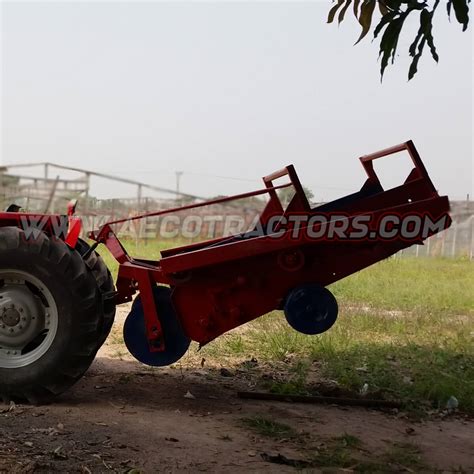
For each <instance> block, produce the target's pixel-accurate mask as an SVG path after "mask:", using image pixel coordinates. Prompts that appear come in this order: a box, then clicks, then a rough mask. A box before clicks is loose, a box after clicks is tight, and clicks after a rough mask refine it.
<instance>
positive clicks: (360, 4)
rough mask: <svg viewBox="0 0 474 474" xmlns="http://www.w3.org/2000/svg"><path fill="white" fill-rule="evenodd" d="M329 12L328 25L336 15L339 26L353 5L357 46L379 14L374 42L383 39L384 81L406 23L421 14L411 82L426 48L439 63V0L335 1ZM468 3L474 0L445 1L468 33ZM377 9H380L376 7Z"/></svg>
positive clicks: (412, 49)
mask: <svg viewBox="0 0 474 474" xmlns="http://www.w3.org/2000/svg"><path fill="white" fill-rule="evenodd" d="M333 3H335V5H333V7H332V8H331V10H330V11H329V16H328V23H332V22H333V21H334V20H335V18H336V15H337V21H338V23H339V24H340V23H341V22H342V21H344V18H345V15H346V12H347V10H349V8H350V7H351V6H352V8H351V10H352V13H353V16H354V17H355V18H356V19H357V21H358V22H359V23H360V26H361V29H362V31H361V34H360V36H359V39H358V40H357V42H356V44H357V43H358V42H359V41H361V40H362V39H363V38H365V37H366V36H367V34H368V33H369V31H370V29H371V26H372V25H373V17H374V14H375V15H377V16H378V14H377V13H376V11H377V10H378V12H379V13H380V19H379V20H378V23H377V25H376V26H375V28H374V39H377V38H380V51H379V57H380V75H381V79H382V78H383V74H384V72H385V69H386V68H387V66H388V64H389V62H391V63H392V64H393V63H394V62H395V56H396V53H397V46H398V40H399V38H400V34H401V32H402V30H403V26H404V24H405V21H406V20H407V18H408V17H410V16H411V15H419V24H420V26H419V29H418V32H417V34H416V36H415V38H414V40H413V42H412V43H411V45H410V47H409V49H408V53H409V55H410V56H411V57H412V58H413V59H412V61H411V65H410V69H409V71H408V80H410V79H412V78H413V76H414V75H415V74H416V73H417V71H418V62H419V60H420V58H421V56H422V54H423V52H424V49H425V46H427V47H428V48H429V49H430V52H431V56H432V57H433V59H434V60H435V61H436V62H438V60H439V56H438V53H437V51H436V46H435V43H434V38H433V17H434V15H435V14H436V13H437V12H438V11H439V10H438V7H439V6H440V3H441V2H440V0H433V1H429V0H426V1H420V0H333ZM469 3H471V0H443V2H442V4H443V5H446V14H447V15H448V17H449V18H450V19H451V14H452V13H453V12H454V16H455V18H456V21H457V22H458V23H459V24H461V25H462V28H463V31H466V29H467V26H468V23H469ZM377 6H378V9H376V7H377Z"/></svg>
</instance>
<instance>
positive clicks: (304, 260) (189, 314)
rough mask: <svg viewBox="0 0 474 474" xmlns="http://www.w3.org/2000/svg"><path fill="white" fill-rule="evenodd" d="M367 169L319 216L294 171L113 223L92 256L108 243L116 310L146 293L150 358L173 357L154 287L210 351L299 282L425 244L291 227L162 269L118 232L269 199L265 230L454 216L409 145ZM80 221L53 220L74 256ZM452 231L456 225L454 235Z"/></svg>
mask: <svg viewBox="0 0 474 474" xmlns="http://www.w3.org/2000/svg"><path fill="white" fill-rule="evenodd" d="M401 151H407V152H408V153H409V155H410V157H411V159H412V161H413V165H414V168H413V169H412V170H411V172H410V174H409V175H408V177H407V179H406V180H405V182H404V183H403V184H401V185H400V186H398V187H395V188H393V189H389V190H384V189H383V188H382V186H381V184H380V181H379V179H378V177H377V174H376V172H375V170H374V167H373V161H374V160H376V159H379V158H382V157H385V156H388V155H391V154H394V153H398V152H401ZM360 161H361V163H362V166H363V167H364V169H365V171H366V173H367V176H368V178H367V180H366V182H365V183H364V185H363V186H362V188H361V189H360V191H358V192H356V193H353V194H350V195H347V196H344V197H342V198H340V199H337V200H335V201H332V202H330V203H326V204H323V205H321V206H318V207H316V208H311V206H310V204H309V202H308V200H307V198H306V196H305V194H304V190H303V187H302V186H301V183H300V181H299V179H298V176H297V174H296V171H295V169H294V167H293V166H292V165H290V166H287V167H286V168H283V169H282V170H279V171H277V172H275V173H272V174H270V175H268V176H265V177H264V178H263V182H264V185H265V187H264V188H263V189H259V190H257V191H253V192H249V193H244V194H239V195H236V196H231V197H225V198H220V199H215V200H212V201H208V202H199V203H195V204H190V205H186V206H182V207H178V208H173V209H167V210H164V211H158V212H149V213H145V214H139V215H137V216H134V217H131V218H127V219H120V220H115V221H111V222H109V223H107V224H106V225H104V226H103V227H102V228H101V229H99V230H97V231H94V232H92V233H91V234H90V238H91V239H92V240H94V241H95V244H94V245H93V246H92V248H91V250H90V251H93V250H94V249H95V247H96V246H97V245H99V244H104V245H105V246H106V247H107V248H108V250H109V251H110V253H111V254H112V255H113V257H114V258H115V259H116V260H117V262H118V263H119V270H118V277H117V283H116V287H117V296H116V303H117V304H121V303H125V302H128V301H131V300H132V298H133V295H134V294H135V293H136V292H137V291H138V292H140V294H141V298H142V301H143V307H144V318H145V327H146V337H147V341H148V345H149V350H150V352H160V351H164V350H166V344H165V339H164V336H163V330H162V325H161V323H160V308H159V307H158V308H157V307H156V305H155V301H154V296H153V287H154V285H156V284H162V285H169V286H170V287H171V290H172V293H171V299H172V303H173V306H174V308H175V311H176V314H177V317H178V318H179V320H180V323H181V326H182V328H183V331H184V332H185V334H186V335H187V336H188V337H189V338H190V339H192V340H195V341H197V342H199V343H200V344H206V343H208V342H209V341H211V340H213V339H215V338H216V337H218V336H219V335H221V334H223V333H225V332H226V331H229V330H231V329H233V328H235V327H237V326H240V325H242V324H244V323H246V322H248V321H250V320H252V319H255V318H257V317H259V316H261V315H263V314H265V313H267V312H269V311H272V310H274V309H279V308H282V306H283V303H284V301H285V298H286V295H287V294H288V293H289V291H291V290H292V289H293V288H295V287H297V286H299V285H301V284H305V283H316V284H318V285H321V286H326V285H329V284H331V283H333V282H335V281H337V280H339V279H341V278H344V277H345V276H348V275H350V274H352V273H354V272H357V271H359V270H361V269H363V268H365V267H367V266H369V265H371V264H373V263H375V262H378V261H379V260H382V259H384V258H386V257H388V256H390V255H392V254H394V253H396V252H398V251H399V250H401V249H403V248H406V247H409V246H411V245H413V244H420V243H422V242H421V240H420V238H414V239H412V240H411V241H404V240H401V239H395V240H393V241H380V240H367V239H366V240H361V241H344V240H340V241H338V240H335V241H312V240H310V239H309V238H308V237H307V234H306V233H304V232H303V233H301V236H300V237H299V238H298V239H293V238H292V237H291V230H292V229H286V230H285V231H284V232H283V235H281V236H280V238H278V239H275V238H273V237H272V235H271V234H263V235H259V236H252V235H251V234H250V235H249V234H242V235H234V236H231V237H226V238H218V239H213V240H208V241H204V242H199V243H194V244H191V245H186V246H182V247H177V248H172V249H168V250H165V251H163V252H162V253H161V256H162V258H161V259H160V260H159V261H152V260H144V259H136V258H133V257H132V256H130V255H129V254H128V253H127V251H126V249H125V248H124V246H123V245H122V243H121V242H120V240H119V239H118V237H117V236H116V234H115V233H114V225H116V224H120V223H123V222H126V221H133V220H137V219H143V218H147V217H153V216H162V215H165V214H169V213H173V212H176V211H184V210H191V209H196V208H200V207H203V206H210V205H213V204H222V203H226V202H229V201H234V200H238V199H242V198H248V197H252V196H261V195H268V196H269V200H268V203H267V205H266V207H265V208H264V210H263V212H262V213H261V215H260V224H261V225H262V226H263V227H264V226H265V225H266V224H267V223H268V222H269V220H270V219H271V218H272V217H274V216H280V217H281V218H283V217H285V216H288V215H290V214H302V215H305V216H308V217H310V216H313V215H316V214H321V213H335V212H339V213H344V215H345V216H346V217H345V219H348V220H349V223H350V222H351V219H353V218H354V217H355V216H358V215H361V214H372V215H374V216H375V217H380V216H382V215H383V214H384V213H386V212H389V211H390V212H398V213H400V214H403V213H408V212H411V213H416V212H419V213H429V214H430V215H431V216H433V217H434V218H437V217H439V216H442V215H446V213H447V212H448V210H449V201H448V198H447V197H446V196H442V197H440V196H439V194H438V193H437V191H436V189H435V188H434V186H433V183H432V182H431V180H430V178H429V176H428V173H427V171H426V168H425V167H424V165H423V162H422V160H421V158H420V156H419V154H418V152H417V151H416V148H415V146H414V145H413V143H412V142H411V141H408V142H405V143H402V144H400V145H397V146H395V147H392V148H387V149H385V150H382V151H379V152H377V153H373V154H370V155H366V156H363V157H361V158H360ZM285 177H287V179H288V182H287V183H285V184H283V185H277V186H276V185H275V184H274V182H275V181H276V180H277V179H280V178H285ZM288 186H292V187H293V188H294V190H295V194H294V196H293V198H292V199H291V201H290V203H289V204H288V206H286V209H285V208H284V207H283V205H282V203H281V202H280V199H279V198H278V193H277V191H278V190H279V189H283V188H286V187H288ZM73 214H74V206H73V205H72V206H70V208H69V210H68V216H67V217H66V216H62V217H60V216H53V217H55V218H58V217H60V218H67V219H68V220H69V234H68V236H67V237H66V239H65V240H66V242H67V243H68V245H70V246H71V247H72V248H74V247H75V245H76V242H77V239H78V237H79V234H80V231H81V222H80V219H77V218H75V217H74V216H73ZM23 217H28V218H31V217H32V215H31V214H22V213H0V226H5V225H17V226H20V225H21V219H22V218H23ZM33 217H34V216H33ZM36 217H39V218H41V217H43V216H41V215H38V216H36ZM53 217H51V218H50V219H52V218H53ZM376 220H377V219H374V221H376ZM48 222H49V221H48ZM450 223H451V222H450V219H449V218H448V219H447V221H446V227H449V225H450ZM44 230H45V231H46V232H49V231H51V230H52V224H51V223H50V222H49V224H48V225H47V226H46V228H45V229H44ZM274 230H275V229H274ZM276 230H278V226H277V229H276Z"/></svg>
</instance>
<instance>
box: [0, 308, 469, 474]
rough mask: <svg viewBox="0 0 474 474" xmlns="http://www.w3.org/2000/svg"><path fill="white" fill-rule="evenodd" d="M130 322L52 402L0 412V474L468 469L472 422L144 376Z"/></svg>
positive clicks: (185, 375) (185, 372)
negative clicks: (126, 336)
mask: <svg viewBox="0 0 474 474" xmlns="http://www.w3.org/2000/svg"><path fill="white" fill-rule="evenodd" d="M125 313H126V308H124V309H123V308H121V311H120V313H119V315H118V323H119V324H117V325H116V327H115V328H114V331H113V333H112V335H111V337H110V338H109V340H108V342H107V344H106V345H105V346H104V347H103V348H102V349H101V351H100V352H99V357H98V358H97V359H96V361H95V363H94V364H93V366H92V368H91V369H90V370H89V372H88V373H87V374H86V376H85V377H84V378H83V379H82V380H81V381H80V382H79V383H78V384H77V385H76V386H75V387H74V388H73V389H72V390H70V391H69V392H67V393H66V394H64V395H63V396H62V397H61V398H60V399H59V400H58V401H57V402H56V403H55V404H52V405H48V406H42V407H33V406H23V405H21V406H20V405H11V406H2V405H0V472H1V473H3V472H5V473H12V472H19V473H20V472H21V473H33V472H35V473H36V472H44V473H47V472H48V473H49V472H81V473H86V474H87V473H91V472H92V473H97V472H121V473H130V474H136V473H138V472H147V473H154V472H199V471H208V472H219V473H221V472H223V473H225V472H232V473H234V472H275V471H278V472H296V470H297V469H301V468H305V470H306V472H320V471H323V472H324V471H325V470H326V469H327V468H333V469H331V472H334V468H340V467H342V466H343V467H345V468H346V470H345V472H347V470H349V471H351V468H353V469H355V470H356V471H364V470H365V471H370V472H400V471H404V470H405V471H407V472H410V471H411V472H422V471H425V472H433V471H434V470H435V469H440V470H447V471H453V472H454V471H455V472H459V468H462V469H463V472H473V471H474V455H473V453H474V423H473V422H472V421H468V420H464V419H462V418H459V417H458V418H452V419H445V420H431V421H424V422H421V423H413V422H410V421H409V420H408V419H407V417H404V415H403V414H402V413H381V412H378V411H373V410H368V409H356V408H342V407H335V406H317V405H301V404H286V403H278V402H258V401H244V400H240V399H238V398H237V397H236V392H237V391H238V390H242V389H244V390H245V389H251V388H253V386H254V380H253V379H252V378H249V376H248V374H247V373H245V371H239V370H233V371H232V373H224V374H221V372H220V370H219V367H216V366H214V367H209V366H208V365H207V364H206V365H205V366H204V368H203V367H201V364H200V362H199V359H200V358H199V357H196V356H191V357H190V358H189V359H188V362H187V363H184V364H183V365H182V367H181V368H179V367H178V368H165V369H150V368H148V367H145V366H143V365H141V364H139V363H138V362H136V361H134V360H133V359H132V358H131V357H130V356H128V355H126V353H125V350H124V347H123V346H122V343H121V340H120V336H119V333H120V331H119V328H120V326H121V325H120V322H121V320H122V319H123V318H124V314H125ZM256 374H257V377H263V376H265V368H261V369H260V371H259V370H257V371H256ZM223 375H226V376H223ZM229 375H233V376H231V377H229ZM253 377H254V378H255V373H254V374H253ZM188 392H189V394H188ZM186 395H187V397H186ZM262 423H263V425H262V426H260V425H261V424H262ZM275 427H276V428H278V427H283V428H285V429H286V431H285V430H284V431H283V434H282V433H278V432H277V433H275V432H274V430H273V429H274V428H275ZM272 430H273V431H272ZM279 455H280V456H279ZM268 456H270V457H268ZM272 456H273V458H272ZM275 462H279V463H283V464H278V465H277V464H275ZM336 471H337V469H336Z"/></svg>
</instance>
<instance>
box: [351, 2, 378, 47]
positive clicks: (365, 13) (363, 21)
mask: <svg viewBox="0 0 474 474" xmlns="http://www.w3.org/2000/svg"><path fill="white" fill-rule="evenodd" d="M374 9H375V0H364V3H363V4H362V7H361V9H360V16H359V23H360V25H361V26H362V33H361V34H360V36H359V39H358V40H357V41H356V43H355V44H357V43H359V42H360V41H361V40H362V39H363V38H365V36H366V35H367V33H368V32H369V30H370V25H371V24H372V15H373V14H374Z"/></svg>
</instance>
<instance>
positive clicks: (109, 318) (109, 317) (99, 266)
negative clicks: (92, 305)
mask: <svg viewBox="0 0 474 474" xmlns="http://www.w3.org/2000/svg"><path fill="white" fill-rule="evenodd" d="M89 249H90V245H89V244H88V243H87V242H85V241H84V240H82V239H79V240H78V241H77V244H76V250H77V251H78V252H79V254H80V255H81V257H82V258H83V259H84V261H85V263H86V265H87V267H88V268H89V270H90V271H91V272H92V274H93V275H94V278H95V280H96V282H97V286H98V287H99V291H100V293H101V295H102V300H103V309H104V311H103V313H104V314H103V324H102V330H101V334H100V338H99V343H98V348H97V349H99V348H100V347H102V344H104V342H105V340H106V339H107V337H108V336H109V334H110V331H111V329H112V326H113V324H114V320H115V285H114V280H113V278H112V275H111V273H110V271H109V269H108V268H107V265H106V264H105V263H104V261H103V260H102V257H101V256H100V255H99V254H98V253H97V252H96V251H93V252H90V253H89V255H88V256H87V257H86V258H84V256H85V255H86V253H87V252H88V251H89Z"/></svg>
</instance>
